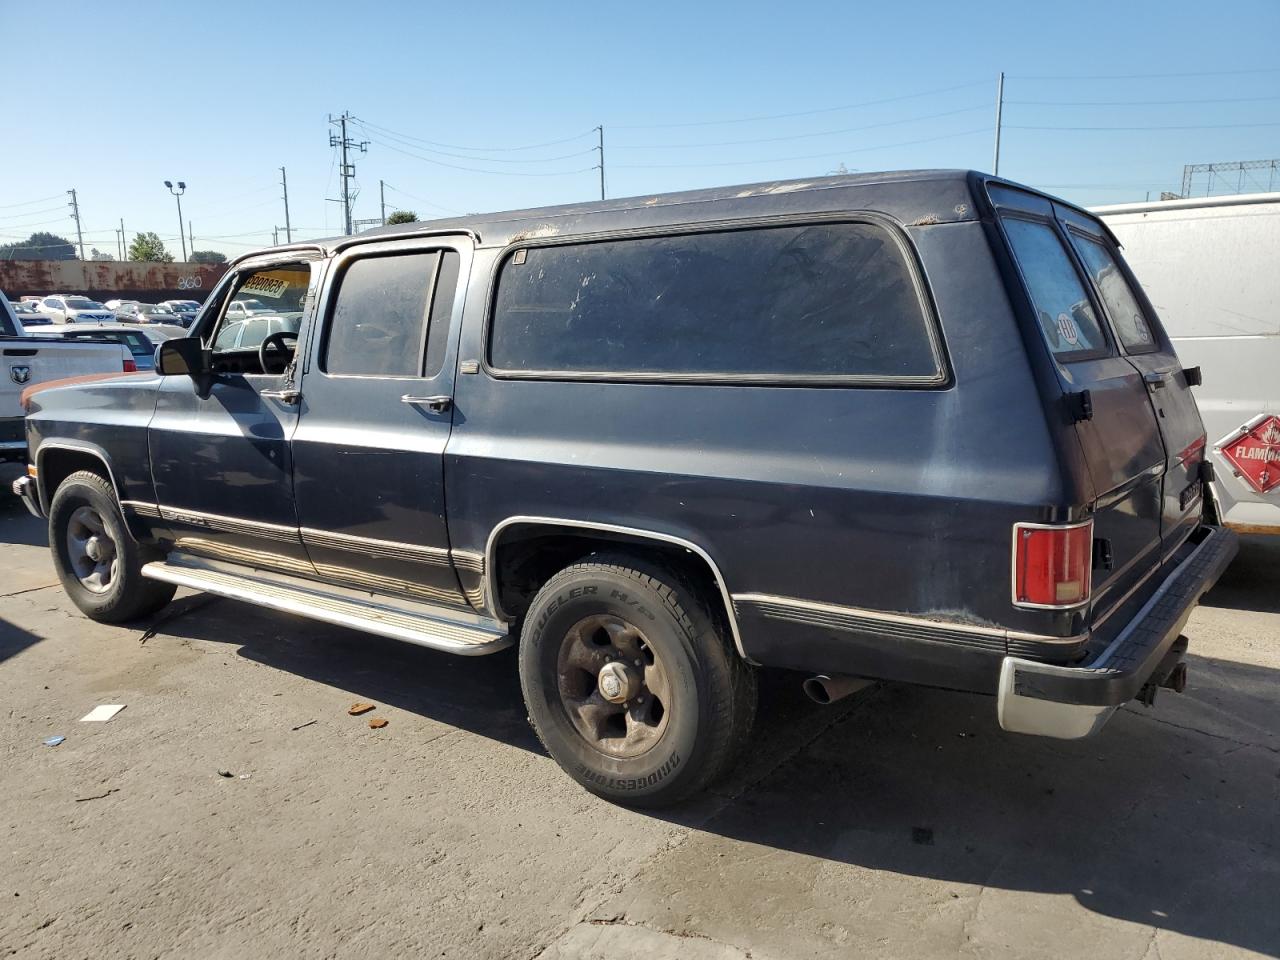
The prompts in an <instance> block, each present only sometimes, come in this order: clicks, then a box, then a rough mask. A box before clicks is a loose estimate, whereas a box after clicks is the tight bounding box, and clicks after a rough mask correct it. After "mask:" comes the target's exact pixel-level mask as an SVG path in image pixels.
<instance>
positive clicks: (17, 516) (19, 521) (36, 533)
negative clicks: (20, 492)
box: [0, 484, 49, 547]
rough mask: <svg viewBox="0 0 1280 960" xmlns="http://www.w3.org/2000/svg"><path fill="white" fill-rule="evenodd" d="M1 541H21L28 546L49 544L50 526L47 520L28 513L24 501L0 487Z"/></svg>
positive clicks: (45, 545)
mask: <svg viewBox="0 0 1280 960" xmlns="http://www.w3.org/2000/svg"><path fill="white" fill-rule="evenodd" d="M4 486H5V487H7V484H5V485H4ZM0 543H20V544H23V545H24V546H28V547H47V546H48V545H49V528H48V527H47V526H46V524H45V522H44V521H43V520H41V519H40V518H38V517H33V516H32V515H31V514H30V513H28V512H27V508H26V507H24V506H23V505H22V501H21V500H19V499H18V498H17V497H15V496H14V495H13V494H11V493H9V491H8V490H7V489H0Z"/></svg>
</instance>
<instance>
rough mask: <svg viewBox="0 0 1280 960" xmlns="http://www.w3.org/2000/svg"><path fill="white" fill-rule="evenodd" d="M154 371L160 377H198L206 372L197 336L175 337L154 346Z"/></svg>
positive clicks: (203, 355) (202, 352) (202, 345)
mask: <svg viewBox="0 0 1280 960" xmlns="http://www.w3.org/2000/svg"><path fill="white" fill-rule="evenodd" d="M156 372H157V373H159V374H160V375H161V376H162V377H179V376H187V377H198V376H200V375H201V374H205V373H208V372H209V371H208V364H207V362H206V360H205V352H204V344H203V343H201V342H200V338H199V337H177V338H176V339H173V340H165V341H164V342H162V343H161V344H160V346H158V347H156Z"/></svg>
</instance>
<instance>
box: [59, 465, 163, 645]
mask: <svg viewBox="0 0 1280 960" xmlns="http://www.w3.org/2000/svg"><path fill="white" fill-rule="evenodd" d="M49 548H50V550H51V551H52V552H53V566H54V569H55V570H57V572H58V579H59V580H61V581H62V587H63V589H64V590H66V592H67V596H69V597H70V598H71V602H72V603H74V604H75V605H76V606H77V607H79V608H80V610H81V612H82V613H84V615H85V616H87V617H88V618H89V619H90V620H97V621H98V622H99V623H122V622H124V621H127V620H136V619H138V618H139V617H143V616H146V615H147V614H149V613H154V612H155V611H156V610H159V609H160V608H161V607H163V606H164V605H165V604H167V603H168V602H169V601H170V600H172V599H173V594H174V591H175V590H176V589H177V588H176V587H175V586H174V585H173V584H170V583H161V582H159V581H157V580H147V579H145V578H144V577H143V576H142V567H143V565H144V564H146V563H150V562H151V561H152V560H158V559H160V553H159V551H157V550H156V549H155V548H153V547H148V546H146V545H144V544H140V543H138V542H137V541H136V540H134V539H133V537H132V535H131V534H130V533H129V530H128V528H127V527H126V526H125V522H124V516H123V515H122V514H121V513H120V507H119V504H118V503H117V502H116V497H115V492H114V491H113V490H112V489H111V484H110V483H108V482H107V481H106V480H105V479H104V478H103V477H102V476H100V475H98V474H96V473H93V472H92V471H89V470H80V471H77V472H76V473H73V474H71V476H69V477H67V479H65V480H63V481H62V483H61V484H60V485H59V486H58V489H57V491H56V492H55V493H54V495H53V502H52V503H51V504H50V505H49Z"/></svg>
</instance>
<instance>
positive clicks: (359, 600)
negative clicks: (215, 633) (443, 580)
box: [142, 554, 512, 657]
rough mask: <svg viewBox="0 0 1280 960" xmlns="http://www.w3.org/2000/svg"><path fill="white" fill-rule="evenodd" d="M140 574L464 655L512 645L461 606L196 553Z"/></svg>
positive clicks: (492, 624) (493, 624) (498, 628)
mask: <svg viewBox="0 0 1280 960" xmlns="http://www.w3.org/2000/svg"><path fill="white" fill-rule="evenodd" d="M142 575H143V576H144V577H147V578H149V579H151V580H162V581H164V582H165V583H173V584H177V585H178V586H180V587H189V588H190V589H192V590H202V591H204V592H205V593H212V594H215V595H217V596H219V597H229V598H230V599H232V600H244V601H246V602H248V603H253V604H257V605H258V606H261V607H269V608H271V609H272V610H280V611H282V612H284V613H294V614H297V615H298V616H302V617H310V618H311V619H312V620H321V621H323V622H325V623H332V624H336V625H338V626H341V627H350V628H351V629H353V630H362V631H364V632H365V633H376V634H378V635H379V636H383V637H391V638H392V639H395V640H404V641H406V642H408V643H416V644H417V645H418V646H421V647H430V648H431V649H432V650H443V651H444V652H446V653H456V654H460V655H462V656H464V657H475V656H480V655H481V654H486V653H497V652H498V651H499V650H502V649H505V648H506V647H509V646H511V643H512V639H511V637H510V636H509V635H508V633H507V629H506V627H505V626H503V625H502V624H500V623H498V622H497V621H495V620H491V619H489V618H488V617H481V616H477V615H476V614H473V613H468V612H466V611H464V610H462V609H460V608H451V607H441V606H435V605H433V604H428V603H421V602H413V601H405V600H402V599H399V598H392V597H379V596H376V595H373V594H368V593H366V594H363V595H354V594H355V592H354V591H350V590H342V588H335V589H333V590H332V591H331V590H328V589H326V585H325V584H323V583H317V582H314V581H311V580H303V579H302V578H299V577H289V576H285V575H282V574H278V573H267V572H265V571H259V570H236V571H235V572H230V571H229V570H228V569H227V565H225V564H218V563H215V562H210V561H206V560H202V559H200V558H199V557H192V556H184V555H181V554H170V556H169V558H168V559H167V560H163V561H157V562H155V563H148V564H146V565H145V566H144V567H143V568H142Z"/></svg>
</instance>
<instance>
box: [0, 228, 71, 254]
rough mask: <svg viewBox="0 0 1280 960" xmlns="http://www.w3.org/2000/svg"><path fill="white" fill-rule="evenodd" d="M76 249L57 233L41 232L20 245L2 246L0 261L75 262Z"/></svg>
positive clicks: (0, 247)
mask: <svg viewBox="0 0 1280 960" xmlns="http://www.w3.org/2000/svg"><path fill="white" fill-rule="evenodd" d="M75 258H76V248H75V247H73V246H72V245H71V241H70V240H67V239H66V238H65V237H60V236H58V235H57V234H56V233H49V232H48V231H47V230H41V231H39V232H37V233H33V234H32V235H31V236H29V237H28V238H27V239H26V240H24V241H21V242H18V243H6V244H4V245H3V246H0V260H74V259H75Z"/></svg>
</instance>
